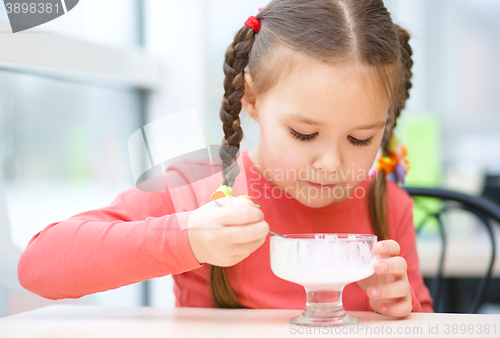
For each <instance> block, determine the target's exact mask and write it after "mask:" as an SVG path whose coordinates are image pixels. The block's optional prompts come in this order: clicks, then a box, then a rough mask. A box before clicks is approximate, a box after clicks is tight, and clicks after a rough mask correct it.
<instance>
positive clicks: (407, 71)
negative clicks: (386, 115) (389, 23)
mask: <svg viewBox="0 0 500 338" xmlns="http://www.w3.org/2000/svg"><path fill="white" fill-rule="evenodd" d="M394 26H395V27H396V32H397V34H398V39H399V45H400V46H401V68H402V74H401V75H402V77H403V78H402V81H401V89H400V95H398V99H397V100H398V102H397V104H396V106H395V109H394V117H393V118H394V119H393V121H394V123H393V124H392V126H390V128H389V130H388V131H387V132H386V134H385V135H384V139H383V141H382V149H383V150H384V151H385V152H386V153H388V151H387V146H388V145H389V144H388V143H389V140H390V139H391V136H392V131H393V130H394V128H396V123H397V119H398V117H399V115H401V111H402V110H403V109H404V108H405V106H406V100H407V99H408V98H409V97H410V89H411V87H412V83H411V78H412V76H413V73H412V71H411V68H412V67H413V60H412V58H411V57H412V55H413V50H412V48H411V46H410V44H409V41H410V34H409V33H408V31H406V29H404V28H402V27H401V26H399V25H396V24H395V25H394Z"/></svg>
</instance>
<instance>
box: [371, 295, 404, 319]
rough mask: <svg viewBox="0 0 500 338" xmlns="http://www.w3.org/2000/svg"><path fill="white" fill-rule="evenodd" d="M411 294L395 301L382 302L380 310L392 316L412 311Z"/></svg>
mask: <svg viewBox="0 0 500 338" xmlns="http://www.w3.org/2000/svg"><path fill="white" fill-rule="evenodd" d="M411 309H412V305H411V296H409V297H405V298H402V299H400V300H398V301H397V302H395V303H382V304H380V306H379V308H378V311H377V312H380V313H382V314H384V315H388V316H392V317H404V316H406V315H408V314H410V313H411Z"/></svg>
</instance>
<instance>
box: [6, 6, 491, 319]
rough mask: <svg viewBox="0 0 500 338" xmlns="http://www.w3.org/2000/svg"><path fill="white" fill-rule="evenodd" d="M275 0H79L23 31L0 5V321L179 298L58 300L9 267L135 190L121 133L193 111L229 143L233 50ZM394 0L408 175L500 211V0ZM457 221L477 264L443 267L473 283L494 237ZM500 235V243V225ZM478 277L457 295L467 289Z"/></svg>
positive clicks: (459, 243) (146, 290) (145, 293)
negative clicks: (29, 248) (227, 103)
mask: <svg viewBox="0 0 500 338" xmlns="http://www.w3.org/2000/svg"><path fill="white" fill-rule="evenodd" d="M267 3H268V1H264V2H263V1H254V0H183V1H170V0H106V1H98V0H84V1H80V3H79V4H78V5H77V6H76V7H75V8H74V9H73V10H71V11H70V12H68V13H67V14H65V15H63V16H61V17H59V18H57V19H56V20H53V21H51V22H48V23H46V24H44V25H42V26H39V27H36V28H34V29H31V30H27V31H25V32H20V33H16V34H12V33H11V31H10V26H9V24H8V18H7V13H6V10H5V7H4V6H0V46H1V48H0V49H1V51H0V184H1V186H3V190H4V196H5V200H4V201H3V205H4V206H5V210H3V212H4V216H5V217H4V216H2V217H1V218H0V220H1V221H2V224H0V245H2V246H3V249H2V250H0V275H1V276H2V279H0V316H5V315H10V314H15V313H19V312H22V311H27V310H30V309H33V308H36V307H40V306H44V305H47V304H51V303H87V304H101V305H110V306H138V305H151V306H173V305H174V296H173V292H172V285H173V282H172V279H171V277H170V276H165V277H162V278H157V279H154V280H150V281H147V282H141V283H136V284H132V285H128V286H125V287H122V288H119V289H115V290H110V291H107V292H101V293H97V294H93V295H88V296H85V297H82V298H80V299H68V300H58V301H51V300H47V299H44V298H41V297H38V296H36V295H34V294H31V293H29V292H24V291H23V289H22V288H21V287H20V286H19V285H16V280H15V279H17V275H15V274H14V273H13V271H14V270H13V267H15V265H16V264H17V261H16V259H17V258H18V255H20V253H21V252H22V250H24V248H25V247H26V245H27V244H28V242H29V240H30V239H31V238H32V237H33V236H34V235H35V234H36V233H37V232H38V231H40V230H42V229H43V228H44V227H46V226H47V225H49V224H50V223H52V222H56V221H61V220H64V219H67V218H69V217H71V216H73V215H75V214H77V213H79V212H82V211H85V210H90V209H96V208H100V207H104V206H107V205H109V204H110V203H111V201H112V200H113V199H114V197H115V196H116V195H117V194H118V193H120V192H121V191H123V190H126V189H128V188H130V187H132V186H133V185H134V180H133V177H132V172H131V169H130V163H129V150H128V147H127V142H128V138H129V137H130V136H131V135H132V133H133V132H134V131H136V130H137V129H139V128H140V127H142V126H143V125H145V124H146V123H148V122H150V121H154V120H156V119H158V118H161V117H164V116H166V115H168V114H171V113H174V112H178V111H181V110H184V109H187V108H191V107H194V108H196V111H197V113H198V114H199V119H200V121H201V124H202V128H203V132H204V137H205V140H206V143H207V144H219V143H220V141H221V139H222V136H223V132H222V123H221V121H220V120H219V115H218V112H219V108H220V103H221V98H222V95H223V88H222V82H223V78H224V74H223V71H222V64H223V60H224V51H225V49H226V48H227V46H228V45H229V44H230V43H231V41H232V38H233V37H234V34H235V33H236V31H237V30H238V29H239V28H241V27H242V25H243V23H244V21H245V20H246V18H247V17H248V16H249V15H254V14H256V13H257V8H258V7H263V6H265V5H266V4H267ZM385 3H386V6H387V7H388V9H389V11H390V12H391V14H392V16H393V19H394V21H395V22H396V23H399V24H400V25H402V26H403V27H405V28H407V29H408V30H409V32H410V33H411V35H412V39H411V42H410V44H411V46H412V47H413V51H414V56H413V60H414V67H413V74H414V77H413V88H412V90H411V97H410V99H409V101H408V103H407V108H406V110H405V111H404V112H403V113H402V115H401V117H400V120H399V121H398V126H397V129H396V131H397V133H398V135H399V136H400V138H401V139H402V140H403V141H404V142H405V143H406V144H407V145H408V148H409V154H410V158H411V161H412V162H411V163H412V166H413V168H412V170H411V171H410V172H409V174H408V176H407V181H406V182H405V184H407V185H413V186H429V187H444V188H448V189H453V190H456V191H460V192H463V193H467V194H470V195H477V196H486V197H488V198H489V199H490V200H491V201H494V202H495V203H498V204H499V205H500V114H499V110H500V63H499V62H498V61H497V60H499V59H500V39H498V36H499V35H500V20H498V18H499V17H500V1H498V0H386V1H385ZM37 41H38V42H39V41H44V43H38V44H37ZM70 46H71V47H70ZM68 48H74V49H75V50H82V51H84V52H83V53H78V55H75V59H74V60H70V62H59V61H57V60H58V59H57V57H58V55H59V54H60V53H61V51H66V50H67V49H68ZM61 64H62V65H63V66H61ZM241 120H242V128H243V130H244V133H245V134H244V138H243V141H242V143H241V148H242V149H251V148H253V147H254V146H255V145H256V144H257V141H258V125H257V124H256V123H255V122H254V121H253V120H252V119H250V118H249V117H248V116H247V115H246V114H245V113H242V114H241ZM0 202H2V200H1V199H0ZM1 208H2V206H0V210H2V209H1ZM417 216H418V215H415V217H417ZM450 217H452V218H451V220H452V223H453V231H452V234H453V236H452V237H453V238H454V239H455V240H454V241H451V240H450V244H449V247H448V249H449V250H455V251H462V252H463V251H464V250H465V249H464V245H467V248H468V249H467V250H469V249H470V252H474V253H475V254H477V256H470V255H466V258H468V259H469V261H470V265H471V266H473V267H474V268H475V269H476V270H477V271H479V272H477V274H476V273H475V272H471V271H472V270H471V268H468V267H467V265H466V264H464V258H463V257H462V258H460V259H458V258H456V259H455V261H453V255H449V257H448V259H449V260H450V263H449V266H450V267H452V266H457V265H459V266H461V268H460V267H457V268H456V269H452V268H450V270H449V271H450V272H449V273H450V276H451V277H453V278H456V279H460V280H465V281H466V283H472V284H474V280H475V278H477V277H478V276H479V275H480V273H481V271H482V270H484V268H485V267H486V265H487V262H486V260H483V261H484V264H483V261H482V260H481V259H482V258H484V257H485V255H488V252H489V250H491V245H490V244H489V243H486V242H487V239H486V234H485V231H484V230H482V229H483V228H482V227H480V226H479V225H478V224H477V221H476V220H474V219H472V218H470V217H468V216H466V215H462V214H460V213H457V214H455V215H451V216H450ZM495 229H496V235H497V237H498V234H499V233H500V231H498V225H496V227H495ZM435 233H436V231H435V229H434V230H433V229H432V227H430V228H429V230H428V231H427V232H426V233H424V235H423V236H422V239H419V255H421V265H422V271H423V273H424V276H432V275H433V273H434V271H435V269H436V266H437V259H436V257H437V252H438V251H439V242H438V241H436V240H435ZM453 243H455V244H453ZM485 243H486V244H485ZM499 243H500V242H499ZM1 255H3V257H2V256H1ZM16 257H17V258H16ZM450 257H451V258H450ZM2 260H3V262H2ZM8 260H10V261H8ZM465 260H466V259H465ZM499 261H500V259H497V263H498V262H499ZM464 265H465V267H464ZM481 269H482V270H481ZM494 275H495V278H494V279H493V281H492V284H491V285H490V289H493V288H494V287H495V285H498V284H495V283H498V278H499V276H500V267H499V266H498V264H497V265H495V270H494ZM472 284H471V285H469V284H464V285H462V286H460V287H462V289H460V288H458V289H457V291H456V292H457V293H460V294H463V293H464V289H463V288H465V289H466V290H467V289H468V288H472V287H473V285H472ZM498 303H500V300H498V299H496V298H495V297H494V296H493V295H490V294H489V295H487V296H486V298H485V302H484V304H483V305H482V307H481V311H482V312H493V313H495V312H497V313H500V310H499V307H498V305H497V304H498ZM461 306H462V305H460V304H458V305H456V306H455V307H450V308H449V311H460V310H461Z"/></svg>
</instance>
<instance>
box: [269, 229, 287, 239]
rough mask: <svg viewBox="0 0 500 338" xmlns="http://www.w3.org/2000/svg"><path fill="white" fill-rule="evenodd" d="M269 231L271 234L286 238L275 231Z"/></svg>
mask: <svg viewBox="0 0 500 338" xmlns="http://www.w3.org/2000/svg"><path fill="white" fill-rule="evenodd" d="M269 232H270V233H272V234H273V235H276V236H280V237H283V238H286V237H285V236H283V235H282V234H279V233H277V232H276V231H272V230H269Z"/></svg>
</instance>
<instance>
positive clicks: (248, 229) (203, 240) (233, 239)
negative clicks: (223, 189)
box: [187, 197, 269, 267]
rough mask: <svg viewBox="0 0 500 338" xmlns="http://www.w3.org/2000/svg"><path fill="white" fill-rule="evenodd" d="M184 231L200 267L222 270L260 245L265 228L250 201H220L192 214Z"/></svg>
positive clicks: (266, 225) (259, 211) (221, 199)
mask: <svg viewBox="0 0 500 338" xmlns="http://www.w3.org/2000/svg"><path fill="white" fill-rule="evenodd" d="M217 203H218V204H219V205H217ZM187 230H188V238H189V243H190V244H191V249H192V251H193V254H194V256H195V257H196V259H197V260H198V262H199V263H200V264H202V263H208V264H211V265H215V266H223V267H226V266H232V265H235V264H236V263H238V262H241V261H242V260H243V259H245V258H247V257H248V256H249V255H250V254H251V253H252V252H254V251H255V250H257V248H259V247H260V246H261V245H262V244H264V241H265V240H266V237H267V235H268V233H269V225H268V224H267V222H266V221H264V214H263V212H262V211H261V210H260V209H259V208H256V207H255V206H254V203H253V202H252V201H251V200H249V199H247V198H239V197H223V198H219V199H217V200H214V201H211V202H209V203H207V204H205V205H203V206H201V207H199V208H198V209H196V210H195V211H194V212H192V213H191V215H190V216H189V219H188V229H187Z"/></svg>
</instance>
